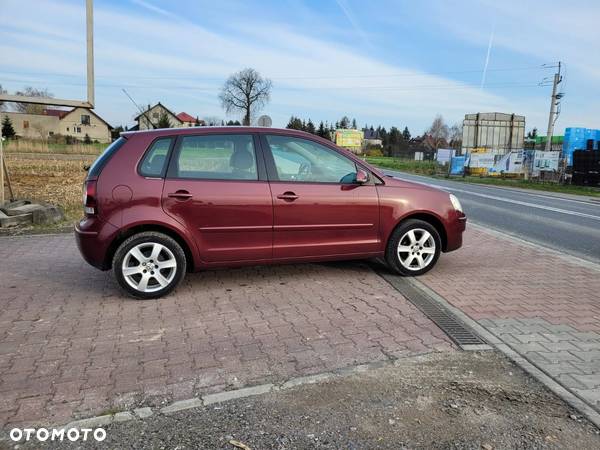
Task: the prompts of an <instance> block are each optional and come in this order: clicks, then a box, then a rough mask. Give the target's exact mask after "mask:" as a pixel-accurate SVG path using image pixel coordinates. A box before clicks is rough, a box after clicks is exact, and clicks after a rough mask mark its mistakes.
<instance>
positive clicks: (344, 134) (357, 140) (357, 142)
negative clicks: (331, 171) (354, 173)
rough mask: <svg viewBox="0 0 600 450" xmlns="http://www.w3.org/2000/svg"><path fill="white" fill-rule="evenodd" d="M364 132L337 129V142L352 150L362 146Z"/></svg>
mask: <svg viewBox="0 0 600 450" xmlns="http://www.w3.org/2000/svg"><path fill="white" fill-rule="evenodd" d="M362 141H363V132H362V131H361V130H336V132H335V143H336V145H339V146H340V147H344V148H347V149H350V150H355V151H356V150H360V149H361V148H362Z"/></svg>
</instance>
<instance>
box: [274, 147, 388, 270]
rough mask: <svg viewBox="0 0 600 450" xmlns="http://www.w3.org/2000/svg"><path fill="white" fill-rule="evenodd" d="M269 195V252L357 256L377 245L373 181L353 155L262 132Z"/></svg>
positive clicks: (291, 255) (283, 255)
mask: <svg viewBox="0 0 600 450" xmlns="http://www.w3.org/2000/svg"><path fill="white" fill-rule="evenodd" d="M262 142H263V147H265V148H266V149H268V151H267V152H266V155H265V156H266V158H265V159H266V162H267V169H268V171H269V179H270V180H271V192H272V195H273V210H274V217H273V219H274V221H273V257H274V258H275V259H285V258H303V257H306V258H311V257H327V256H337V255H346V256H351V255H355V256H361V255H364V254H368V253H375V252H377V251H378V250H379V247H380V245H379V242H380V241H379V232H378V231H379V199H378V195H377V190H376V187H375V185H374V184H373V183H372V182H371V183H367V184H358V183H356V171H357V167H356V164H355V162H354V161H353V160H351V159H350V158H347V157H346V156H344V155H342V154H341V153H339V152H337V151H336V150H334V149H332V148H328V147H326V146H324V145H321V144H320V143H318V142H316V141H312V140H309V139H302V138H298V137H294V136H285V135H266V136H263V137H262Z"/></svg>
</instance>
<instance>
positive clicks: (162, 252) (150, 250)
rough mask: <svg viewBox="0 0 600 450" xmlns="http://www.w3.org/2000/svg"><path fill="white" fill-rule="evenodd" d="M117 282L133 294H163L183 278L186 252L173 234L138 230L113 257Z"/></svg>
mask: <svg viewBox="0 0 600 450" xmlns="http://www.w3.org/2000/svg"><path fill="white" fill-rule="evenodd" d="M113 271H114V274H115V278H116V279H117V282H118V283H119V285H120V286H121V288H123V290H125V291H126V292H127V293H128V294H129V295H131V296H133V297H136V298H141V299H150V298H158V297H162V296H164V295H166V294H168V293H169V292H171V291H172V290H173V289H175V288H176V287H177V285H178V284H179V283H180V282H181V280H183V277H184V276H185V272H186V259H185V253H184V251H183V249H182V248H181V246H180V245H179V244H178V243H177V241H175V240H174V239H173V238H171V237H169V236H167V235H165V234H162V233H158V232H154V231H149V232H143V233H139V234H135V235H133V236H131V237H129V238H128V239H126V240H125V241H123V243H122V244H121V245H120V246H119V248H118V249H117V251H116V252H115V256H114V258H113Z"/></svg>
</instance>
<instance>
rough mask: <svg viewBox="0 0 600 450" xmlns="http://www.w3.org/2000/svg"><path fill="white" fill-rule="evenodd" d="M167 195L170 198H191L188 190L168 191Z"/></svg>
mask: <svg viewBox="0 0 600 450" xmlns="http://www.w3.org/2000/svg"><path fill="white" fill-rule="evenodd" d="M167 196H169V197H171V198H178V199H180V200H186V199H188V198H192V194H190V193H189V192H188V191H176V192H170V193H168V194H167Z"/></svg>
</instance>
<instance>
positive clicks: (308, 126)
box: [304, 118, 316, 134]
mask: <svg viewBox="0 0 600 450" xmlns="http://www.w3.org/2000/svg"><path fill="white" fill-rule="evenodd" d="M304 131H307V132H309V133H310V134H315V131H316V130H315V124H314V123H312V120H310V118H309V119H308V122H306V129H305V130H304Z"/></svg>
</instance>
